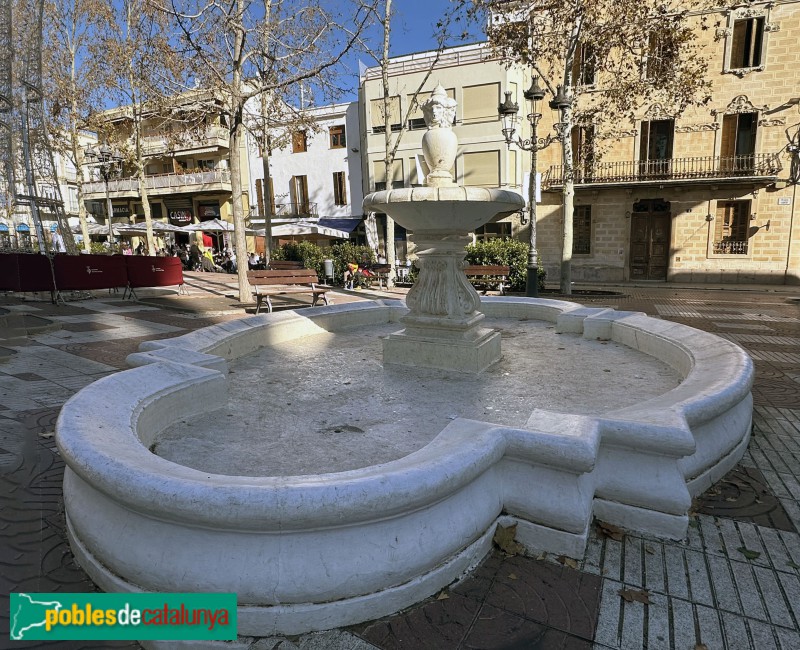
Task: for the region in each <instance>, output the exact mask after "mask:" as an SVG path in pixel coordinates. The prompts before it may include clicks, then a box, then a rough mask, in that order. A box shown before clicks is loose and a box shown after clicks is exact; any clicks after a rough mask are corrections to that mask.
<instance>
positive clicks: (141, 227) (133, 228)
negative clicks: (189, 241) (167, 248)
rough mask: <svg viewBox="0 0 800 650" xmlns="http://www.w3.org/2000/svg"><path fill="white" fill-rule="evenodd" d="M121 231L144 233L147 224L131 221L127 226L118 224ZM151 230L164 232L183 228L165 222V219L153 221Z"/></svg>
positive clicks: (180, 230)
mask: <svg viewBox="0 0 800 650" xmlns="http://www.w3.org/2000/svg"><path fill="white" fill-rule="evenodd" d="M120 232H121V233H132V234H139V233H141V234H144V233H146V232H147V225H146V224H145V223H144V222H141V223H132V224H130V225H127V226H120ZM153 232H154V233H165V232H183V228H181V227H180V226H173V225H172V224H171V223H167V222H165V221H154V222H153Z"/></svg>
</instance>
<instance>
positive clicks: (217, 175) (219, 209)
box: [83, 91, 250, 226]
mask: <svg viewBox="0 0 800 650" xmlns="http://www.w3.org/2000/svg"><path fill="white" fill-rule="evenodd" d="M213 103H214V102H213V97H212V96H211V94H210V93H209V92H208V91H190V92H187V93H184V94H182V95H178V96H176V97H175V98H174V99H173V100H172V101H171V105H170V111H169V112H167V113H165V112H164V111H158V112H156V111H153V112H151V113H146V114H145V115H144V118H143V128H142V150H143V154H144V157H145V160H146V166H145V174H146V177H145V185H146V194H147V198H148V201H149V203H150V209H151V214H152V217H153V219H156V220H168V221H169V222H170V223H172V224H173V225H176V226H185V225H188V224H190V223H197V222H200V221H207V220H210V219H215V218H216V219H224V220H227V221H232V218H233V217H232V214H233V206H232V204H231V173H230V166H229V159H230V155H231V152H230V151H229V140H228V123H227V116H226V115H225V113H224V111H223V110H222V108H221V106H220V109H219V110H218V111H214V110H212V109H210V108H209V107H210V106H213ZM103 118H104V131H105V132H106V133H107V136H108V140H109V141H110V142H111V143H114V144H117V145H118V146H119V145H120V144H121V145H122V147H127V148H128V150H132V146H133V142H132V137H133V134H132V129H131V126H132V117H131V114H130V110H129V109H128V108H127V107H120V108H117V109H113V110H109V111H106V112H105V113H103ZM234 154H235V155H238V156H239V157H240V163H241V170H242V187H243V197H242V202H243V206H244V210H245V212H247V210H248V208H249V204H250V199H249V196H248V192H247V188H248V187H249V184H250V182H249V166H248V157H247V145H246V142H245V141H244V139H243V141H242V146H241V147H240V151H238V152H234ZM121 167H122V169H121V170H119V173H117V174H115V175H114V176H113V177H112V178H110V179H109V183H108V193H109V196H110V197H111V204H112V210H113V213H112V215H111V219H112V222H113V223H134V222H136V221H141V220H143V219H144V207H143V205H142V195H141V192H140V189H139V180H138V178H137V177H136V175H135V173H134V170H133V169H132V168H131V167H130V166H129V165H127V164H122V165H121ZM87 173H88V174H89V175H90V177H89V182H86V183H84V185H83V194H84V200H85V201H86V205H87V209H88V211H89V212H90V213H91V214H92V215H93V216H94V217H95V218H96V219H97V221H98V222H101V223H107V221H106V219H107V215H106V202H105V199H106V187H105V182H104V180H103V179H101V178H100V176H99V173H98V169H97V167H96V166H91V165H89V166H87Z"/></svg>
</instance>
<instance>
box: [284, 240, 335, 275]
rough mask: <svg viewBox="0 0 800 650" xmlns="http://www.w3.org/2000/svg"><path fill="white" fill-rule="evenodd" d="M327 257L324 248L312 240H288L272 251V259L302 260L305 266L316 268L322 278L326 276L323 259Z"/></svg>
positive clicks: (306, 267)
mask: <svg viewBox="0 0 800 650" xmlns="http://www.w3.org/2000/svg"><path fill="white" fill-rule="evenodd" d="M326 257H327V256H326V255H325V254H324V253H323V249H322V248H320V247H319V246H318V245H317V244H315V243H314V242H312V241H293V242H288V243H286V244H283V245H282V246H278V247H276V248H275V249H274V250H273V251H272V259H274V260H282V261H284V260H285V261H291V262H301V263H302V265H303V268H305V269H314V270H315V271H316V272H317V276H318V277H320V278H324V277H325V268H324V266H323V264H322V261H323V260H324V259H325V258H326Z"/></svg>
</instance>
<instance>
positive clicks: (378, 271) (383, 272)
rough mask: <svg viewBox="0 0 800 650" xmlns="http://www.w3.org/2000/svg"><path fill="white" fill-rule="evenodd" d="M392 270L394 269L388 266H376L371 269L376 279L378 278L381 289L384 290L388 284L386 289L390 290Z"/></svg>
mask: <svg viewBox="0 0 800 650" xmlns="http://www.w3.org/2000/svg"><path fill="white" fill-rule="evenodd" d="M391 269H392V267H391V266H389V265H388V264H376V265H375V266H373V267H372V268H371V269H370V271H372V272H373V273H374V274H375V277H377V278H378V288H379V289H383V285H384V283H386V288H387V289H388V288H389V271H390V270H391Z"/></svg>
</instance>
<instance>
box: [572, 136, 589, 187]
mask: <svg viewBox="0 0 800 650" xmlns="http://www.w3.org/2000/svg"><path fill="white" fill-rule="evenodd" d="M571 137H572V166H573V168H574V171H575V174H576V175H577V179H576V180H578V179H580V180H584V179H590V178H591V177H592V168H593V166H594V126H591V125H590V126H573V127H572V133H571Z"/></svg>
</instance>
